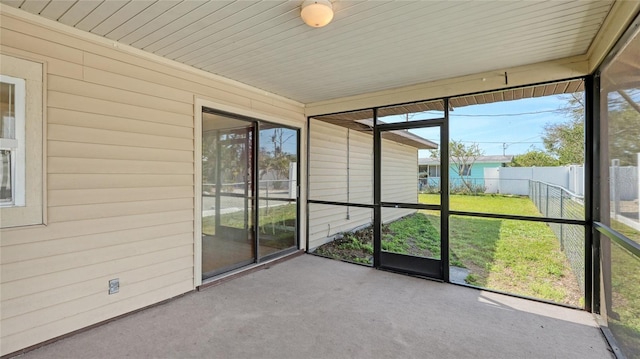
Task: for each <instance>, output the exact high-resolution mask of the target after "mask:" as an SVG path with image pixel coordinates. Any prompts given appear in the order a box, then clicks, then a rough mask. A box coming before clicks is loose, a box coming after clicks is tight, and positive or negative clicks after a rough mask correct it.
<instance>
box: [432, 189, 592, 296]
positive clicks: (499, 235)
mask: <svg viewBox="0 0 640 359" xmlns="http://www.w3.org/2000/svg"><path fill="white" fill-rule="evenodd" d="M423 196H424V197H423ZM428 196H434V195H431V194H421V195H420V201H421V202H423V201H427V200H430V199H429V198H428ZM450 202H451V208H456V209H460V210H462V209H464V210H465V211H469V212H488V213H501V214H514V215H526V216H540V213H539V212H538V210H537V209H536V207H535V205H534V204H533V202H532V201H531V200H529V199H528V198H527V197H507V196H466V195H452V196H451V197H450ZM427 213H428V212H427ZM427 215H428V217H429V219H430V220H431V221H432V222H435V223H434V225H439V224H440V223H439V219H440V218H439V217H438V216H433V215H431V214H429V213H428V214H427ZM449 227H450V237H449V242H450V247H451V265H455V266H460V267H465V268H467V269H469V270H471V274H469V276H468V277H467V279H466V281H467V283H469V284H473V285H476V286H479V287H484V288H490V289H494V290H500V291H504V292H509V293H515V294H519V295H524V296H530V297H536V298H541V299H546V300H551V301H554V302H558V303H565V304H569V305H575V306H579V305H582V302H581V300H582V294H581V293H580V289H579V287H578V282H577V280H576V278H575V275H574V273H573V272H572V270H571V267H570V266H569V262H568V260H567V258H566V256H565V255H564V254H563V253H562V252H561V251H560V243H559V241H558V239H557V238H556V236H555V235H554V234H553V232H552V231H551V229H550V228H549V226H547V225H546V224H545V223H539V222H527V221H516V220H503V219H491V218H476V217H464V216H451V219H450V223H449Z"/></svg>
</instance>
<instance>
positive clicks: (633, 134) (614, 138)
mask: <svg viewBox="0 0 640 359" xmlns="http://www.w3.org/2000/svg"><path fill="white" fill-rule="evenodd" d="M638 98H640V90H617V91H616V92H611V93H609V96H608V108H607V110H608V111H607V119H606V122H603V124H605V126H606V127H607V129H608V134H609V145H608V149H609V158H610V159H619V160H620V166H637V165H638V163H637V154H638V153H640V105H639V103H638V102H639V101H638ZM634 99H635V100H634Z"/></svg>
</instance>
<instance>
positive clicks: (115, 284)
mask: <svg viewBox="0 0 640 359" xmlns="http://www.w3.org/2000/svg"><path fill="white" fill-rule="evenodd" d="M119 291H120V278H115V279H112V280H110V281H109V295H111V294H116V293H118V292H119Z"/></svg>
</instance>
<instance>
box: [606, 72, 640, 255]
mask: <svg viewBox="0 0 640 359" xmlns="http://www.w3.org/2000/svg"><path fill="white" fill-rule="evenodd" d="M607 79H609V78H607ZM607 79H605V83H606V80H607ZM609 80H610V81H612V80H611V79H609ZM610 86H614V85H612V84H611V85H610ZM611 90H612V91H611V92H609V93H608V94H607V99H606V106H607V107H606V109H607V113H606V122H607V132H608V135H607V140H606V142H607V143H608V146H607V151H606V152H607V153H608V156H607V157H606V159H605V160H606V161H607V164H608V166H607V167H608V168H609V173H608V174H609V191H607V192H606V193H605V191H603V195H604V196H607V195H608V197H609V198H604V199H603V202H605V204H608V206H609V217H610V221H611V223H610V225H611V226H612V227H621V228H625V227H626V228H630V229H631V232H632V234H631V235H629V238H631V239H632V240H636V239H634V238H637V237H638V236H640V194H639V193H638V191H639V190H640V180H639V179H638V178H639V177H638V176H639V175H640V87H635V88H634V87H632V88H625V89H623V88H617V87H614V88H612V89H611ZM622 226H624V227H622ZM634 234H635V235H634ZM636 241H637V240H636ZM637 243H640V241H637Z"/></svg>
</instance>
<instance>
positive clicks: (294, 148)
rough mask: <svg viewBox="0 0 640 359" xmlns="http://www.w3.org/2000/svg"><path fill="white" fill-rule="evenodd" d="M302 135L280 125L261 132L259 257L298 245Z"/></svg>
mask: <svg viewBox="0 0 640 359" xmlns="http://www.w3.org/2000/svg"><path fill="white" fill-rule="evenodd" d="M297 136H298V132H297V131H296V130H293V129H289V128H285V127H280V126H277V125H271V124H264V125H263V126H262V127H261V129H260V151H259V152H258V176H259V184H260V185H259V188H260V193H259V206H260V209H259V211H258V215H259V223H258V229H259V254H260V256H266V255H268V254H271V253H275V252H278V251H280V250H283V249H287V248H291V247H294V246H295V245H296V218H297V203H296V198H297V187H298V184H297V175H298V174H297V168H298V166H297V162H298V158H297V152H298V143H297V141H298V139H297Z"/></svg>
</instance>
